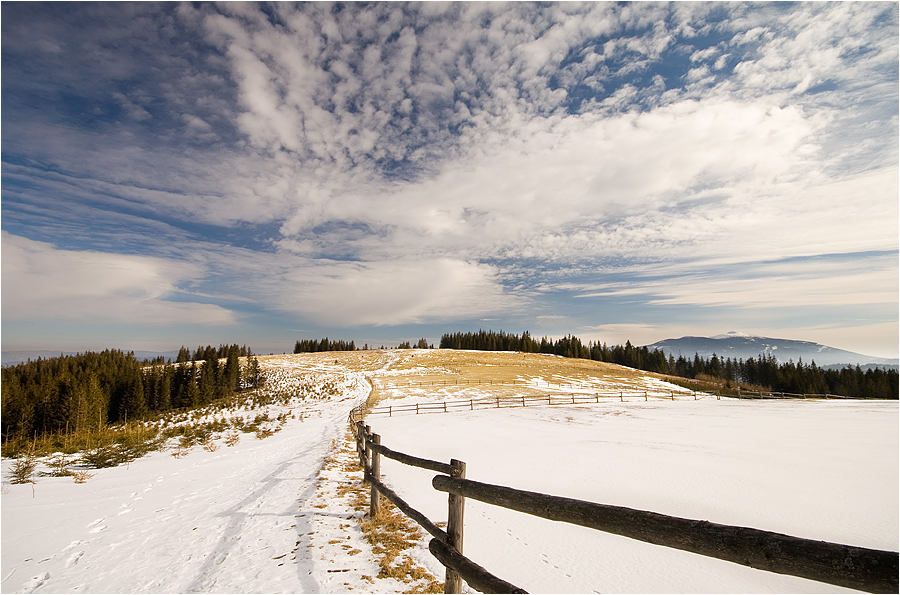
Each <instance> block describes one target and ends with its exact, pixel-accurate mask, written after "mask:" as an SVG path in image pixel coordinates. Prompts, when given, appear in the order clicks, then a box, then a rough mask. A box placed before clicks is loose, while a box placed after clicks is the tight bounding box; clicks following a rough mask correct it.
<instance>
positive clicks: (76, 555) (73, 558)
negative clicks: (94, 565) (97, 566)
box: [66, 550, 84, 568]
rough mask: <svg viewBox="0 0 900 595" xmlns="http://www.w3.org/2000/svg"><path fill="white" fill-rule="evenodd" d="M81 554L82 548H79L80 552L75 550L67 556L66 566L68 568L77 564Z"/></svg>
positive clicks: (82, 553) (82, 552)
mask: <svg viewBox="0 0 900 595" xmlns="http://www.w3.org/2000/svg"><path fill="white" fill-rule="evenodd" d="M83 555H84V550H81V551H80V552H75V553H74V554H72V555H71V556H69V559H68V560H66V568H69V567H71V566H74V565H75V564H78V561H79V560H81V556H83Z"/></svg>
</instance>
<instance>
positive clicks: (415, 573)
mask: <svg viewBox="0 0 900 595" xmlns="http://www.w3.org/2000/svg"><path fill="white" fill-rule="evenodd" d="M355 444H356V442H355V440H354V439H353V437H352V435H351V434H350V432H349V430H348V432H347V435H346V436H345V438H344V440H343V441H342V443H341V445H340V446H336V450H335V452H333V454H332V455H331V456H330V457H329V458H328V460H327V461H326V463H325V466H324V468H325V469H329V470H332V471H334V470H337V471H340V473H341V476H342V477H344V478H346V480H345V481H342V482H341V483H339V484H338V485H337V486H336V489H335V491H336V494H337V497H338V498H340V499H343V500H344V501H345V502H347V503H348V504H349V505H350V506H351V507H352V508H353V510H354V511H356V512H357V513H359V514H358V522H359V526H360V529H361V530H362V533H363V538H364V539H365V541H366V542H367V543H368V544H369V545H370V546H371V548H372V553H373V554H374V556H375V558H376V561H377V563H378V575H377V578H379V579H395V580H398V581H400V582H402V583H404V584H406V585H407V586H409V590H406V591H404V593H443V592H444V583H443V581H439V580H438V579H437V578H436V577H434V576H433V575H432V574H431V573H430V572H428V570H426V569H425V568H423V567H421V566H420V565H419V564H418V563H416V562H415V561H414V560H413V559H412V557H411V556H410V555H409V550H410V549H412V548H414V547H416V546H417V545H418V544H419V541H420V539H421V537H422V531H421V529H420V528H419V526H418V525H416V524H415V522H413V521H412V520H411V519H409V518H408V517H406V516H404V515H403V514H402V513H401V512H400V511H399V510H397V508H396V507H395V506H394V505H393V504H391V503H390V502H388V501H387V500H385V499H384V498H382V499H381V512H380V514H379V515H378V517H376V518H374V519H373V518H371V517H369V515H368V512H369V500H370V493H371V488H370V487H369V485H368V484H365V483H363V482H362V481H361V480H360V479H359V478H360V477H361V476H362V467H360V465H359V459H358V458H357V456H356V451H355ZM338 543H341V541H340V540H333V541H331V542H329V544H330V545H336V544H338ZM342 547H345V548H346V547H347V546H342ZM348 553H349V554H350V555H356V554H358V553H361V550H358V549H356V548H354V549H352V550H351V551H350V552H348ZM363 578H364V579H366V580H369V581H372V582H373V583H374V580H373V579H372V578H371V577H363Z"/></svg>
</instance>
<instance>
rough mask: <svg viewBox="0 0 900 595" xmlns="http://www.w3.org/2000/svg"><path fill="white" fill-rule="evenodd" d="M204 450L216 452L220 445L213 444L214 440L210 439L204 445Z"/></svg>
mask: <svg viewBox="0 0 900 595" xmlns="http://www.w3.org/2000/svg"><path fill="white" fill-rule="evenodd" d="M203 450H205V451H206V452H216V451H217V450H219V445H218V444H216V443H215V442H213V440H212V438H210V439H208V440H207V441H206V442H204V443H203Z"/></svg>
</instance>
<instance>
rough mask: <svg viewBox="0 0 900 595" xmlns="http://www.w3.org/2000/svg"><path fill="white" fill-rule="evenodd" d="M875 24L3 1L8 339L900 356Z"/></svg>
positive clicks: (469, 9) (889, 170)
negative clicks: (525, 342) (681, 342)
mask: <svg viewBox="0 0 900 595" xmlns="http://www.w3.org/2000/svg"><path fill="white" fill-rule="evenodd" d="M898 111H900V108H898V5H897V4H896V3H883V2H871V3H870V2H847V3H842V2H838V3H819V2H815V3H799V4H797V3H764V4H748V3H700V2H687V3H672V4H655V3H635V4H614V3H605V2H604V3H583V4H582V3H561V4H549V5H548V4H532V3H511V4H505V3H438V2H434V3H432V2H426V3H418V4H415V3H414V4H404V3H393V2H389V3H375V4H356V3H353V4H319V3H306V4H287V3H276V4H264V5H260V4H243V3H223V4H205V3H201V4H195V5H192V4H175V3H165V4H151V3H123V4H119V3H97V4H95V3H71V4H69V3H52V4H38V3H30V2H29V3H17V2H4V3H3V4H2V161H3V164H2V327H3V328H2V330H3V334H2V342H3V349H4V350H13V349H60V350H85V349H102V348H105V347H121V348H125V349H158V350H169V349H177V348H178V347H179V346H180V345H182V344H186V345H197V344H201V343H202V344H208V343H212V344H218V343H221V342H229V343H232V342H238V343H247V344H249V345H251V346H252V347H255V348H257V349H258V350H259V351H262V352H268V351H274V350H278V351H282V350H290V349H291V347H292V346H293V343H294V341H295V340H297V339H302V338H318V337H322V336H325V335H328V336H330V337H332V338H344V339H347V340H350V339H353V340H355V341H357V342H358V343H359V344H362V343H364V342H368V343H370V344H374V345H381V344H385V345H392V344H396V343H397V342H399V341H402V340H414V339H416V338H418V337H423V336H424V337H426V338H428V339H430V340H432V341H435V342H437V340H438V339H439V337H440V335H441V334H442V333H444V332H455V331H465V330H477V329H478V328H485V329H488V328H492V329H494V330H499V329H504V330H507V331H509V332H516V333H519V332H521V331H523V330H530V331H531V333H532V334H533V335H537V336H541V335H544V334H546V335H551V336H559V335H562V334H566V333H572V334H575V335H578V336H579V337H581V338H583V339H585V340H587V339H593V340H600V341H606V342H607V343H610V344H614V343H623V342H624V341H625V340H626V339H630V340H631V341H632V342H633V343H636V344H647V343H651V342H654V341H657V340H660V339H664V338H669V337H679V336H682V335H686V334H692V335H713V334H718V333H723V332H726V331H729V330H738V331H743V332H747V333H754V334H761V335H767V336H775V337H783V338H791V339H801V340H809V341H818V342H821V343H825V344H829V345H832V346H835V347H840V348H844V349H850V350H854V351H859V352H862V353H865V354H868V355H875V356H883V357H897V355H898V282H900V281H898V249H900V246H898V239H900V223H898V222H900V213H898V190H900V186H898V171H900V168H898V162H900V159H898Z"/></svg>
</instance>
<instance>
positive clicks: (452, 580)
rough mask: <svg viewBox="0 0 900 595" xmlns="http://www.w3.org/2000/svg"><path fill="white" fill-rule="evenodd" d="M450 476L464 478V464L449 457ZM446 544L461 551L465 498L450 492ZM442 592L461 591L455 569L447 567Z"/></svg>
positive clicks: (459, 579) (460, 580) (459, 580)
mask: <svg viewBox="0 0 900 595" xmlns="http://www.w3.org/2000/svg"><path fill="white" fill-rule="evenodd" d="M450 477H458V478H460V479H465V478H466V464H465V463H464V462H462V461H457V460H456V459H450ZM447 504H448V511H447V545H449V546H450V547H452V548H453V549H455V550H456V551H457V552H459V553H460V554H462V553H463V515H464V513H465V507H466V498H465V497H464V496H457V495H456V494H450V495H449V496H448V497H447ZM444 593H462V579H461V578H460V577H459V574H457V573H456V571H455V570H450V569H449V568H448V569H447V574H446V575H445V579H444Z"/></svg>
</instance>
